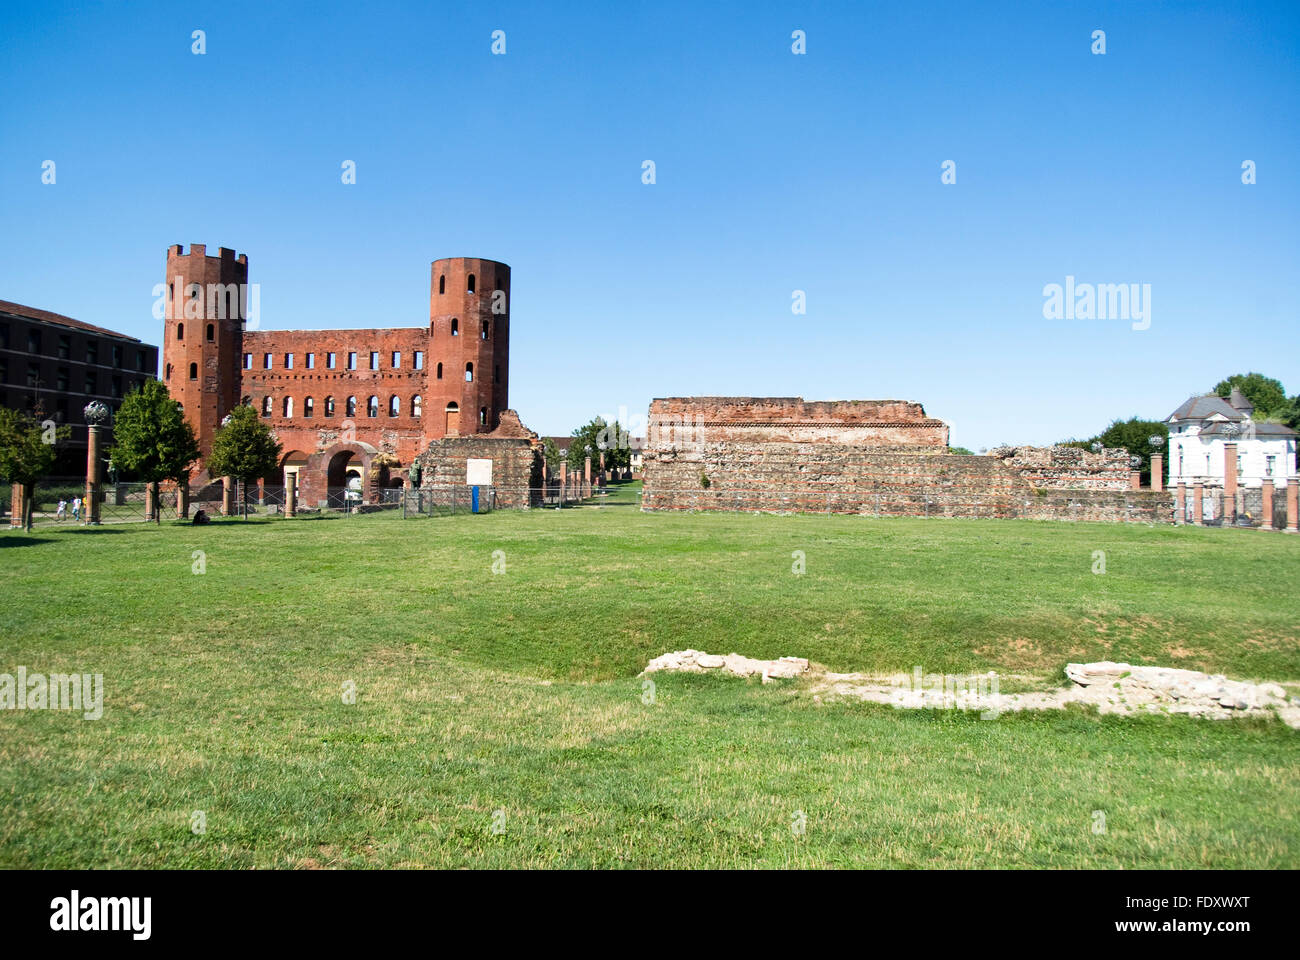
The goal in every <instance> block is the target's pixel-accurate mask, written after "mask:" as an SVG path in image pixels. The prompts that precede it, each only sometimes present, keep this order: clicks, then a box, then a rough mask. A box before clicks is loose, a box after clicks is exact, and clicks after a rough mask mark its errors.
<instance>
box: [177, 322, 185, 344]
mask: <svg viewBox="0 0 1300 960" xmlns="http://www.w3.org/2000/svg"><path fill="white" fill-rule="evenodd" d="M176 339H177V340H184V339H185V324H183V323H178V324H176Z"/></svg>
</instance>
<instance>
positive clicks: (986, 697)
mask: <svg viewBox="0 0 1300 960" xmlns="http://www.w3.org/2000/svg"><path fill="white" fill-rule="evenodd" d="M659 670H670V671H679V672H686V673H704V672H707V671H710V670H719V671H722V672H724V673H730V674H733V675H735V676H738V677H750V676H753V675H755V674H758V675H761V676H762V678H763V682H764V683H767V682H768V681H769V680H777V679H794V678H797V677H802V676H807V677H808V678H809V679H810V680H811V681H812V683H811V690H812V692H813V694H814V699H815V700H816V701H817V702H818V703H821V702H823V699H824V698H825V697H828V696H829V697H853V698H856V699H859V700H867V701H870V702H873V703H883V704H889V705H892V706H895V707H898V708H900V709H926V708H928V709H936V708H954V709H962V710H980V711H984V712H986V713H989V714H998V713H1004V712H1015V711H1019V710H1060V709H1063V708H1064V707H1066V706H1067V705H1068V704H1071V703H1078V704H1082V705H1085V706H1094V707H1096V708H1097V710H1098V712H1100V713H1107V714H1118V715H1121V716H1123V715H1131V714H1136V713H1166V714H1186V715H1188V716H1194V717H1211V718H1226V717H1249V716H1272V715H1274V714H1276V715H1277V716H1278V717H1279V718H1281V719H1282V721H1283V722H1285V723H1286V724H1287V726H1290V727H1293V728H1296V729H1300V697H1289V696H1288V695H1287V692H1286V690H1284V689H1283V688H1282V687H1281V686H1279V685H1278V684H1276V683H1246V682H1244V681H1240V680H1229V679H1227V678H1226V677H1224V676H1223V675H1222V674H1205V673H1200V672H1198V671H1196V670H1179V669H1175V668H1173V667H1135V666H1132V665H1130V664H1127V663H1112V662H1111V661H1109V660H1104V661H1101V662H1099V663H1071V664H1068V665H1067V666H1066V668H1065V674H1066V676H1067V677H1069V678H1070V680H1071V681H1073V685H1072V686H1068V687H1060V688H1058V689H1055V690H1045V691H1030V692H1025V693H994V692H993V684H994V682H995V681H996V680H998V679H999V678H998V676H997V675H996V674H994V673H992V672H990V673H988V674H984V675H980V676H963V677H961V678H960V679H961V681H962V682H961V683H959V684H956V685H955V687H954V688H951V689H948V690H944V689H943V687H942V685H941V684H939V685H934V684H932V683H930V682H929V678H928V677H927V682H925V683H921V684H917V683H914V682H913V677H912V676H911V675H907V674H902V675H899V676H897V677H872V676H869V675H866V674H860V673H831V672H829V671H827V670H825V669H824V668H822V667H820V666H819V665H810V664H809V662H808V661H807V660H806V659H804V658H802V657H782V658H781V659H779V660H752V659H750V658H749V657H743V656H741V655H740V654H738V653H730V654H728V655H727V656H725V657H721V656H717V655H716V654H708V653H704V652H703V651H700V650H677V651H674V652H672V653H665V654H664V655H663V656H660V657H656V658H655V659H653V660H651V661H650V663H649V664H647V665H646V668H645V672H646V673H654V672H656V671H659Z"/></svg>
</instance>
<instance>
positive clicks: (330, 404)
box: [325, 397, 334, 417]
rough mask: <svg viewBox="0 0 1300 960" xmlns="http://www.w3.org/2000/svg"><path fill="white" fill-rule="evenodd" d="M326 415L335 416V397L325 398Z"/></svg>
mask: <svg viewBox="0 0 1300 960" xmlns="http://www.w3.org/2000/svg"><path fill="white" fill-rule="evenodd" d="M325 416H327V417H332V416H334V398H333V397H326V398H325Z"/></svg>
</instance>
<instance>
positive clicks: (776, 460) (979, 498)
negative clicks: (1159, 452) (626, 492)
mask: <svg viewBox="0 0 1300 960" xmlns="http://www.w3.org/2000/svg"><path fill="white" fill-rule="evenodd" d="M746 415H751V416H753V417H754V418H755V419H754V420H751V421H746V420H744V419H742V418H743V417H744V416H746ZM656 427H658V428H659V429H656ZM1000 453H1002V454H1003V455H1002V456H981V457H975V456H955V455H950V454H948V453H947V427H946V426H945V425H944V424H943V423H942V421H935V420H931V419H930V418H929V417H926V416H925V413H924V410H923V409H922V408H921V406H920V405H919V404H911V403H904V402H901V401H859V402H856V403H851V402H836V403H828V404H809V403H805V402H804V401H802V400H800V399H798V398H790V399H788V400H785V399H754V398H689V399H682V398H675V399H672V400H666V401H660V400H656V401H655V402H654V404H652V405H651V416H650V430H649V435H648V437H647V443H646V449H645V487H644V490H643V494H642V507H643V509H645V510H739V511H763V512H829V513H858V514H873V515H906V516H945V517H1032V518H1037V519H1060V520H1111V521H1142V522H1168V521H1169V520H1170V519H1171V516H1172V510H1173V497H1172V495H1171V494H1169V493H1168V492H1164V493H1152V492H1151V491H1130V490H1128V489H1127V487H1128V457H1127V454H1126V453H1125V452H1124V451H1122V450H1120V451H1104V452H1103V453H1102V454H1092V453H1090V452H1088V451H1082V450H1074V449H1073V448H1062V447H1058V448H1050V449H1046V450H1037V449H1035V448H1008V449H1007V450H1005V451H1000ZM1121 469H1122V473H1121V472H1120V470H1121ZM1117 477H1122V483H1116V478H1117ZM706 484H707V486H706ZM1071 484H1074V485H1076V486H1073V487H1072V486H1071Z"/></svg>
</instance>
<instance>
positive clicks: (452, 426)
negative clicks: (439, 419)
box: [445, 400, 460, 437]
mask: <svg viewBox="0 0 1300 960" xmlns="http://www.w3.org/2000/svg"><path fill="white" fill-rule="evenodd" d="M446 412H447V430H446V434H445V435H446V436H448V437H454V436H457V435H458V434H459V433H460V406H459V405H458V404H457V403H456V401H455V400H453V401H452V402H451V403H449V404H447V411H446Z"/></svg>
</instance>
